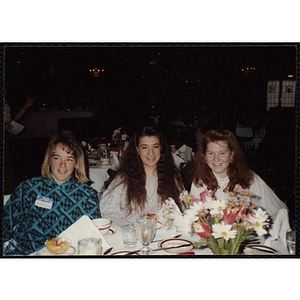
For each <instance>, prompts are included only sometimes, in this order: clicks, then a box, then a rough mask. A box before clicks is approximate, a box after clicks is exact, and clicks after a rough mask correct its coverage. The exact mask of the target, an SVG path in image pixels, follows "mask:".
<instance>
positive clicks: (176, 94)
mask: <svg viewBox="0 0 300 300" xmlns="http://www.w3.org/2000/svg"><path fill="white" fill-rule="evenodd" d="M295 61H296V49H295V47H294V46H292V45H287V46H284V45H280V46H275V45H260V46H258V45H256V46H255V45H242V46H241V45H234V44H232V45H227V46H224V45H194V46H191V45H180V46H178V45H172V46H167V45H160V46H155V45H151V44H150V45H143V44H142V45H139V46H137V45H135V46H128V45H119V46H103V45H102V46H99V45H95V46H81V47H78V46H75V45H73V46H52V47H49V46H35V47H30V46H28V47H24V46H23V47H22V46H20V47H7V48H5V93H6V99H7V101H8V102H9V103H10V105H11V106H12V107H13V108H14V109H18V108H19V107H22V105H23V103H24V101H25V100H26V99H27V97H28V96H32V97H33V96H35V95H38V96H39V98H38V99H37V101H36V103H35V105H34V107H33V109H35V110H38V109H40V108H41V107H42V106H45V107H46V108H48V109H51V108H52V107H57V109H58V110H66V109H71V110H76V108H78V107H83V109H89V110H92V111H93V112H94V115H95V119H96V120H98V122H99V125H102V126H104V127H105V124H108V123H113V125H114V126H118V125H119V124H120V125H124V124H125V123H129V124H133V126H135V124H136V123H137V122H139V121H144V120H145V118H148V117H149V116H151V115H157V114H158V115H160V116H161V118H160V121H161V122H162V123H168V122H170V121H171V120H173V119H174V118H176V115H177V114H178V113H179V112H180V113H182V112H184V113H185V114H186V117H187V119H191V118H195V117H196V118H200V117H201V114H204V113H205V114H206V115H209V114H211V113H212V112H217V114H218V119H219V120H220V122H223V123H224V124H228V123H233V124H234V123H235V120H236V118H237V116H238V115H241V114H243V113H247V114H248V115H251V116H252V115H253V114H255V113H260V114H263V113H264V111H265V107H266V86H267V81H268V80H271V79H277V80H283V79H288V78H287V75H289V74H292V75H294V76H295V75H296V74H295V72H296V63H295ZM94 67H97V68H99V69H104V75H103V77H102V76H101V77H98V78H94V77H91V76H90V72H89V70H90V69H91V68H94ZM246 67H255V72H252V73H248V74H247V75H245V72H244V73H243V72H242V71H241V69H243V68H246ZM230 125H231V124H230ZM234 125H235V124H234ZM109 129H111V128H109ZM104 131H105V129H104ZM103 134H104V135H105V134H106V133H105V132H103Z"/></svg>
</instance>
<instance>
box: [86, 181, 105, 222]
mask: <svg viewBox="0 0 300 300" xmlns="http://www.w3.org/2000/svg"><path fill="white" fill-rule="evenodd" d="M87 187H88V189H89V197H88V199H87V201H86V202H85V214H86V215H88V216H89V218H90V219H92V220H93V219H99V218H100V217H101V216H100V207H99V201H98V197H97V192H96V190H95V189H93V188H92V187H90V186H87Z"/></svg>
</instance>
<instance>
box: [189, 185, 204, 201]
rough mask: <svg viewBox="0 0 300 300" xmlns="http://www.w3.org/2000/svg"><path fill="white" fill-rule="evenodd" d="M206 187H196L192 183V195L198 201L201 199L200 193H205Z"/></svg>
mask: <svg viewBox="0 0 300 300" xmlns="http://www.w3.org/2000/svg"><path fill="white" fill-rule="evenodd" d="M205 189H206V188H205V186H204V185H203V187H196V185H195V183H194V182H193V183H192V186H191V190H190V194H191V195H192V196H193V197H195V198H196V199H199V197H200V193H202V192H203V191H205Z"/></svg>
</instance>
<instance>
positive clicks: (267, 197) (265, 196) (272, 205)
mask: <svg viewBox="0 0 300 300" xmlns="http://www.w3.org/2000/svg"><path fill="white" fill-rule="evenodd" d="M250 192H251V193H253V194H254V195H256V196H258V197H260V200H259V203H258V204H259V205H260V206H261V207H262V208H264V209H265V210H266V212H267V213H268V214H269V215H270V216H273V215H275V214H276V213H277V212H278V210H280V209H286V210H288V208H287V206H286V205H285V203H284V202H283V201H281V200H280V199H279V198H278V197H277V196H276V194H275V193H274V192H273V191H272V190H271V188H270V187H269V186H268V185H267V184H266V183H265V181H263V180H262V179H261V178H260V177H259V176H258V175H257V174H254V182H253V184H252V185H251V186H250Z"/></svg>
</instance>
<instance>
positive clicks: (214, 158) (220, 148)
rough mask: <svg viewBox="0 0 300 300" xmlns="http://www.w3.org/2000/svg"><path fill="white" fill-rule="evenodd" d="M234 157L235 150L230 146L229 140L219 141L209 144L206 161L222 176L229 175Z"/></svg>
mask: <svg viewBox="0 0 300 300" xmlns="http://www.w3.org/2000/svg"><path fill="white" fill-rule="evenodd" d="M232 157H233V151H230V149H229V148H228V144H227V142H224V141H218V142H212V143H209V144H208V145H207V149H206V153H205V161H206V163H207V165H208V166H209V167H210V168H211V169H212V170H213V171H214V172H215V173H216V174H217V175H218V176H219V177H221V178H225V177H226V176H227V168H228V166H229V164H230V160H231V158H232Z"/></svg>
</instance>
